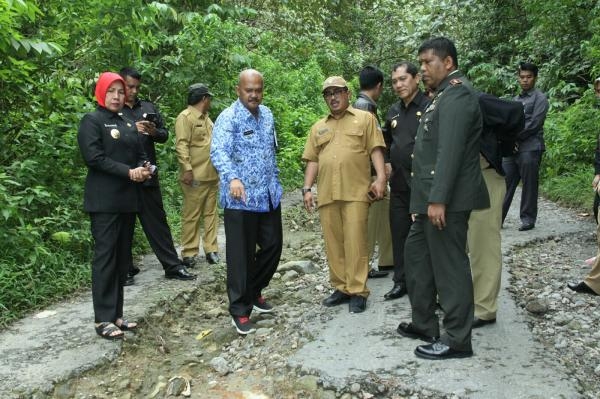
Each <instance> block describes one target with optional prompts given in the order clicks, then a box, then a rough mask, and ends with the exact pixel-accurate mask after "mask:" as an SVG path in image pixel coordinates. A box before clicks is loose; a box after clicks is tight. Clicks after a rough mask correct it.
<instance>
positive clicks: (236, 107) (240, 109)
mask: <svg viewBox="0 0 600 399" xmlns="http://www.w3.org/2000/svg"><path fill="white" fill-rule="evenodd" d="M261 106H262V104H259V105H258V113H257V114H256V116H255V115H254V114H253V113H252V112H250V111H249V110H248V108H246V107H245V106H244V104H242V102H241V101H240V99H239V98H238V99H237V100H235V103H233V107H234V110H235V112H236V113H238V112H239V113H241V114H243V116H244V117H245V118H253V119H256V120H259V119H260V115H261V112H260V108H261Z"/></svg>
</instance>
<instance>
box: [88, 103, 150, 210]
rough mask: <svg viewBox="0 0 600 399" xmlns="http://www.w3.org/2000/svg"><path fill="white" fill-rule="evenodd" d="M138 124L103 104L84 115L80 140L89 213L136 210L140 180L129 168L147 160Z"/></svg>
mask: <svg viewBox="0 0 600 399" xmlns="http://www.w3.org/2000/svg"><path fill="white" fill-rule="evenodd" d="M139 136H140V135H139V134H138V133H137V129H136V128H135V124H134V123H132V122H130V121H127V120H125V119H123V117H122V116H120V115H118V114H116V113H114V112H111V111H109V110H107V109H106V108H103V107H100V106H99V107H98V108H97V109H96V111H94V112H90V113H88V114H85V115H84V117H83V119H82V120H81V123H80V125H79V132H78V134H77V142H78V143H79V150H80V151H81V155H82V156H83V160H84V161H85V164H86V165H87V166H88V174H87V177H86V179H85V193H84V199H83V207H84V210H85V211H86V212H107V213H121V212H137V211H138V183H134V182H133V181H131V180H130V179H129V170H130V169H134V168H136V167H138V166H141V165H143V163H144V162H145V161H147V160H148V158H147V156H146V153H145V152H144V149H143V147H142V144H141V142H140V140H139Z"/></svg>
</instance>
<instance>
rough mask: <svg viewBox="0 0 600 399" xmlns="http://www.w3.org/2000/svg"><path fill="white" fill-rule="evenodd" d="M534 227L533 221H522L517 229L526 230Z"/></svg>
mask: <svg viewBox="0 0 600 399" xmlns="http://www.w3.org/2000/svg"><path fill="white" fill-rule="evenodd" d="M534 227H535V224H533V223H523V224H522V225H521V227H519V231H527V230H531V229H533V228H534Z"/></svg>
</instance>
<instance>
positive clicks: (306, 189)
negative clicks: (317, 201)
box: [302, 187, 311, 197]
mask: <svg viewBox="0 0 600 399" xmlns="http://www.w3.org/2000/svg"><path fill="white" fill-rule="evenodd" d="M310 191H311V190H310V187H308V188H306V187H304V188H303V189H302V196H303V197H304V194H306V193H310Z"/></svg>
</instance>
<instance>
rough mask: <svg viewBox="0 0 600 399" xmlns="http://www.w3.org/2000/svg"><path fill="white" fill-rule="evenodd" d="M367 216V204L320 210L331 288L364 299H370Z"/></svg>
mask: <svg viewBox="0 0 600 399" xmlns="http://www.w3.org/2000/svg"><path fill="white" fill-rule="evenodd" d="M368 214H369V203H368V202H360V201H334V202H332V203H330V204H327V205H323V206H321V207H319V217H320V219H321V228H322V229H323V238H324V239H325V251H326V252H327V261H328V262H329V280H330V282H331V285H332V286H333V287H334V288H335V289H336V290H339V291H342V292H344V293H346V294H349V295H360V296H363V297H365V298H366V297H368V296H369V289H368V288H367V277H368V273H369V259H368V256H367V255H368V252H367V216H368Z"/></svg>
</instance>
